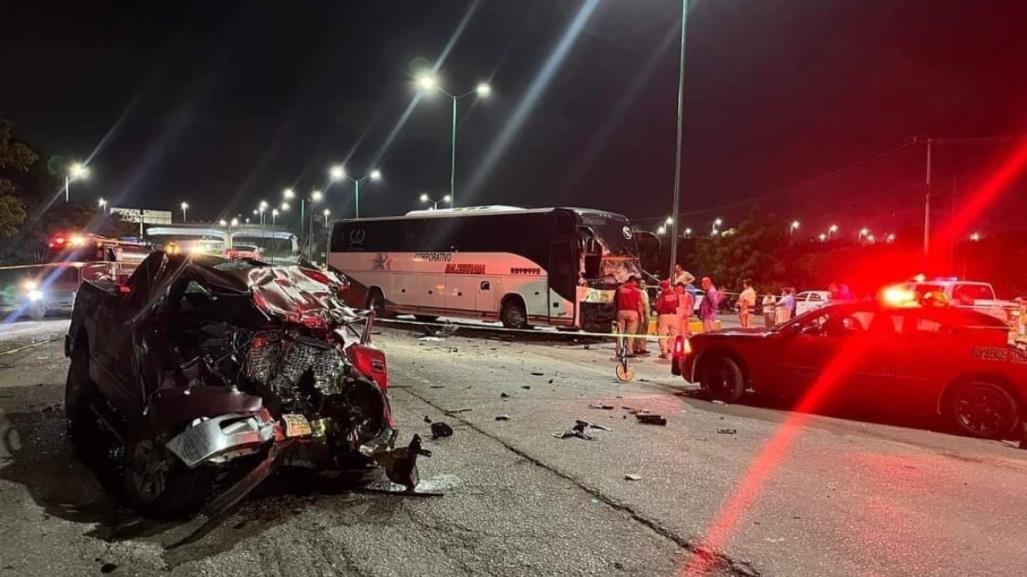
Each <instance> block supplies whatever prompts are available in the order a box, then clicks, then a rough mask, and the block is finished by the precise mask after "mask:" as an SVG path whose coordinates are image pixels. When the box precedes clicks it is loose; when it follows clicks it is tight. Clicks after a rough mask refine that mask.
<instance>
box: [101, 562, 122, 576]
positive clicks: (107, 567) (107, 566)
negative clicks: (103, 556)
mask: <svg viewBox="0 0 1027 577" xmlns="http://www.w3.org/2000/svg"><path fill="white" fill-rule="evenodd" d="M117 568H118V566H117V565H115V564H114V563H104V564H103V565H101V566H100V573H103V574H104V575H106V574H107V573H112V572H113V571H114V570H115V569H117Z"/></svg>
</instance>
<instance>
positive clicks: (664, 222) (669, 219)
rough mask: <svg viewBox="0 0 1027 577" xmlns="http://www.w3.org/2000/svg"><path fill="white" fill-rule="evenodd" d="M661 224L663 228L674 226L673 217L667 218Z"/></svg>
mask: <svg viewBox="0 0 1027 577" xmlns="http://www.w3.org/2000/svg"><path fill="white" fill-rule="evenodd" d="M663 224H664V225H665V226H670V225H672V224H674V217H673V216H668V217H667V220H665V221H663Z"/></svg>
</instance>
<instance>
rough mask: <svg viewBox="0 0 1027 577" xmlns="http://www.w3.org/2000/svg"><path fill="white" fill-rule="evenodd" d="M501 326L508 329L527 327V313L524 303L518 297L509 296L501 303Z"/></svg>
mask: <svg viewBox="0 0 1027 577" xmlns="http://www.w3.org/2000/svg"><path fill="white" fill-rule="evenodd" d="M499 318H500V320H502V321H503V326H504V327H506V328H508V329H526V328H528V313H527V311H525V310H524V303H523V302H521V301H520V299H516V298H511V299H507V301H506V302H505V303H503V310H502V312H500V313H499Z"/></svg>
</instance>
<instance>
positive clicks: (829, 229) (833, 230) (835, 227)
mask: <svg viewBox="0 0 1027 577" xmlns="http://www.w3.org/2000/svg"><path fill="white" fill-rule="evenodd" d="M836 232H838V225H837V224H832V225H831V226H829V227H827V240H831V235H832V234H834V233H836Z"/></svg>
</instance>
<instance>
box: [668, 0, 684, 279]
mask: <svg viewBox="0 0 1027 577" xmlns="http://www.w3.org/2000/svg"><path fill="white" fill-rule="evenodd" d="M687 25H688V0H681V52H680V54H679V55H678V117H677V120H678V121H677V142H676V145H675V148H674V209H673V210H674V213H673V215H674V221H673V222H671V223H670V238H671V241H670V265H669V266H668V268H667V277H668V278H671V276H672V275H673V274H674V265H675V264H677V262H678V221H679V220H681V218H680V213H681V132H682V130H683V128H684V127H683V123H684V109H685V31H686V30H687Z"/></svg>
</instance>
